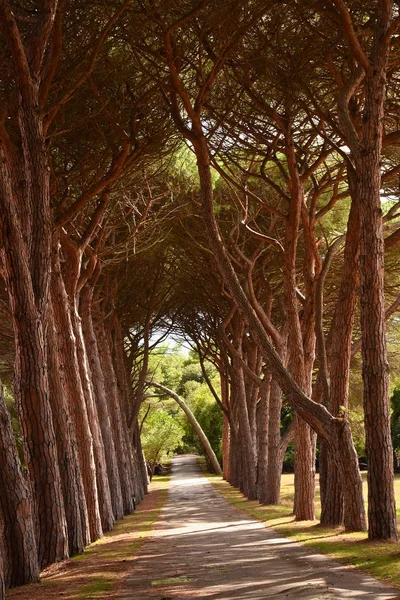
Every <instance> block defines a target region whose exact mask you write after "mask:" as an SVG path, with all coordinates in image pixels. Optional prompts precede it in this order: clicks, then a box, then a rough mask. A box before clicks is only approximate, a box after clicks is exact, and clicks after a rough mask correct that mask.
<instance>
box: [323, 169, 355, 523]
mask: <svg viewBox="0 0 400 600" xmlns="http://www.w3.org/2000/svg"><path fill="white" fill-rule="evenodd" d="M353 177H354V175H352V174H351V173H349V181H350V190H351V196H352V204H351V208H350V214H349V220H348V224H347V235H346V244H345V249H344V263H343V273H342V278H341V284H340V290H339V295H338V300H337V303H336V309H335V313H334V316H333V321H332V326H331V333H330V344H329V350H328V354H329V374H330V377H329V383H330V386H329V387H330V389H329V392H330V393H329V404H328V406H327V408H328V410H329V411H330V412H331V413H332V414H333V415H334V416H336V417H339V416H342V417H344V418H348V415H347V412H348V396H349V377H350V359H351V343H352V332H353V323H354V315H355V309H356V305H357V300H358V292H359V280H360V276H359V273H360V271H359V254H360V216H359V206H358V198H357V190H356V189H355V188H356V186H355V182H354V184H353V185H352V180H353ZM321 459H322V460H321ZM357 470H358V466H357ZM355 476H356V474H355ZM320 487H321V523H322V524H323V525H333V526H335V525H341V524H342V523H343V519H344V511H345V510H347V511H348V510H350V506H354V502H352V503H351V505H350V506H349V507H348V508H347V509H345V508H344V498H343V491H342V488H341V484H340V474H339V473H338V471H337V466H336V464H335V462H334V461H333V460H332V457H331V455H330V453H329V449H328V448H327V446H326V444H325V443H324V442H323V441H322V442H321V447H320ZM352 494H353V495H355V494H359V495H361V497H362V481H361V475H359V483H358V485H357V487H356V488H354V489H353V490H352ZM347 519H352V517H351V516H349V515H348V516H347Z"/></svg>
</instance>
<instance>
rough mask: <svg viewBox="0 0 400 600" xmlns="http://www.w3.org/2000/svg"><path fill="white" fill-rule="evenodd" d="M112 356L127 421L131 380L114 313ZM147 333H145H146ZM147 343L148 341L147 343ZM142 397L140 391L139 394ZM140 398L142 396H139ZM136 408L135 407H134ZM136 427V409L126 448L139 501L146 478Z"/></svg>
mask: <svg viewBox="0 0 400 600" xmlns="http://www.w3.org/2000/svg"><path fill="white" fill-rule="evenodd" d="M112 335H113V348H114V352H113V358H114V370H115V375H116V379H117V386H118V392H119V397H120V398H121V408H122V413H123V417H124V421H126V422H127V423H128V414H129V412H132V411H129V404H130V403H131V402H132V394H131V380H130V376H129V374H128V371H127V367H126V361H125V352H124V339H123V335H122V328H121V324H120V322H119V319H118V318H117V316H116V315H114V319H113V327H112ZM146 335H147V334H146ZM147 345H148V343H147ZM146 375H147V363H146ZM140 397H142V393H141V394H140ZM141 399H142V398H141ZM135 408H136V407H135ZM137 428H138V414H137V412H136V410H135V411H134V414H133V423H132V425H131V431H132V433H133V435H131V436H128V443H127V446H128V449H129V451H130V453H131V456H132V466H133V470H134V478H133V482H132V484H133V491H134V495H135V499H136V502H140V501H141V500H142V499H143V497H144V495H145V494H146V493H147V486H148V479H147V469H146V465H145V462H144V456H143V452H142V447H141V443H140V435H139V436H138V435H134V433H135V431H136V433H137Z"/></svg>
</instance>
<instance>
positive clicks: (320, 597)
mask: <svg viewBox="0 0 400 600" xmlns="http://www.w3.org/2000/svg"><path fill="white" fill-rule="evenodd" d="M172 464H173V474H172V478H171V483H170V490H169V494H168V500H167V501H166V504H165V506H164V508H163V511H162V514H161V517H160V519H159V521H158V523H157V526H156V528H155V530H154V532H153V535H152V537H151V538H150V539H149V540H148V542H146V544H145V545H144V546H143V547H142V549H141V551H140V552H139V554H138V558H137V561H136V563H135V567H134V569H133V571H132V574H131V575H130V576H129V577H128V579H127V580H126V582H125V590H126V591H125V592H123V594H122V595H121V596H120V600H128V599H129V600H152V599H157V600H186V599H189V598H204V599H210V600H214V599H221V600H264V599H271V598H276V599H277V600H281V599H282V600H283V599H284V598H289V599H290V598H293V599H294V598H296V599H299V600H300V599H303V598H307V599H309V600H324V599H331V600H332V599H335V598H359V599H364V598H365V599H371V600H372V599H374V600H394V599H396V598H398V599H400V590H394V589H393V588H390V587H387V586H385V585H383V584H382V583H380V582H378V581H376V580H375V579H373V578H371V577H369V576H367V575H363V574H362V573H356V572H354V571H352V570H351V569H347V568H345V567H343V566H341V565H339V564H338V563H336V562H334V561H332V560H330V559H328V558H326V557H324V556H322V555H319V554H313V553H312V551H310V550H308V549H305V548H304V547H302V546H301V545H300V544H298V543H296V542H293V541H292V540H289V539H287V538H283V537H281V536H279V534H277V533H275V532H274V531H272V530H270V529H268V528H266V527H265V526H264V525H262V524H261V523H259V522H258V521H254V520H252V519H251V518H250V517H246V516H245V515H243V513H241V512H239V511H238V510H236V509H235V508H234V507H233V506H232V505H230V504H229V503H228V502H227V501H226V500H225V499H224V498H223V497H222V496H221V495H220V494H218V493H217V492H216V491H215V490H214V489H213V487H212V485H211V484H210V483H209V481H208V480H207V479H206V478H205V477H204V476H202V474H201V473H200V471H199V468H198V466H197V463H196V458H195V457H194V456H189V455H187V456H181V457H178V458H174V459H173V463H172Z"/></svg>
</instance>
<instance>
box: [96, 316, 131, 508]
mask: <svg viewBox="0 0 400 600" xmlns="http://www.w3.org/2000/svg"><path fill="white" fill-rule="evenodd" d="M95 327H96V333H97V340H98V347H99V352H100V357H101V363H102V369H103V373H104V379H105V384H106V389H107V390H108V394H107V402H108V407H109V415H110V419H111V424H112V431H113V436H114V446H115V450H116V454H117V459H118V470H119V475H120V482H121V490H122V499H123V504H124V512H125V514H130V513H131V512H132V510H133V495H134V494H133V490H134V488H133V482H132V481H131V477H132V472H131V465H130V456H129V450H128V446H127V444H128V440H127V425H126V420H125V415H124V414H123V413H122V410H121V404H120V398H119V395H118V386H117V380H116V376H115V371H114V365H113V361H112V357H111V351H110V339H109V336H108V335H107V332H106V330H105V327H104V323H99V324H97V325H95Z"/></svg>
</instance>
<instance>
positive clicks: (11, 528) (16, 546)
mask: <svg viewBox="0 0 400 600" xmlns="http://www.w3.org/2000/svg"><path fill="white" fill-rule="evenodd" d="M0 515H1V516H2V529H3V531H2V538H1V539H2V540H3V544H2V547H0V551H2V550H3V549H4V552H2V556H1V559H2V576H1V577H0V589H3V597H4V585H7V587H13V586H16V585H23V584H25V583H34V582H37V581H39V563H38V553H37V545H36V531H35V521H34V514H33V503H32V496H31V493H30V489H29V483H28V482H27V481H26V479H25V477H24V474H23V472H22V468H21V464H20V460H19V457H18V451H17V446H16V443H15V438H14V433H13V430H12V426H11V419H10V415H9V414H8V411H7V408H6V405H5V402H4V396H3V390H2V388H0ZM0 597H1V596H0Z"/></svg>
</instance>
